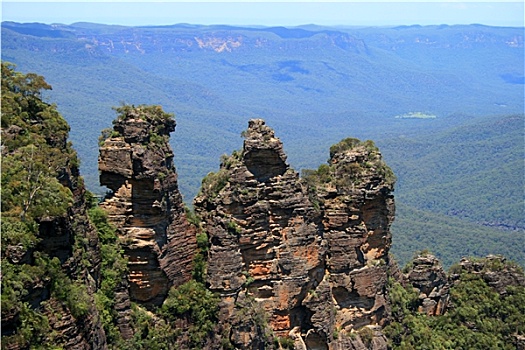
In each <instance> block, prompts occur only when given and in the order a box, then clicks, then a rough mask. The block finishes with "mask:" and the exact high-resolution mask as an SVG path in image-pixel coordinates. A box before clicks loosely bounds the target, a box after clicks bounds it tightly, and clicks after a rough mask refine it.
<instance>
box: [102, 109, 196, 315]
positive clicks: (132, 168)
mask: <svg viewBox="0 0 525 350" xmlns="http://www.w3.org/2000/svg"><path fill="white" fill-rule="evenodd" d="M120 112H121V116H120V117H119V118H118V119H117V120H115V122H114V130H113V131H112V132H111V134H110V135H109V136H110V137H108V138H107V139H105V140H104V141H103V144H102V146H101V147H100V156H99V170H100V183H101V184H102V185H105V186H107V187H108V188H109V189H111V193H109V194H108V195H107V196H106V198H105V200H104V202H103V203H101V207H102V208H103V209H104V210H105V211H106V212H107V213H108V217H109V220H110V221H111V222H112V223H113V224H114V225H115V226H116V227H117V231H118V235H119V237H120V240H121V242H122V244H123V246H124V253H125V256H126V257H127V258H128V261H129V262H128V267H129V276H128V280H129V294H130V297H131V299H132V300H134V301H137V302H140V303H143V304H145V305H160V304H161V303H162V302H163V301H164V299H165V296H166V294H167V292H168V290H169V288H170V287H171V286H173V285H180V284H182V283H184V282H186V281H187V280H189V279H190V278H191V270H192V259H193V255H194V252H195V249H196V240H195V231H194V229H192V228H191V227H190V225H189V224H188V221H187V220H186V214H185V212H184V206H183V203H182V197H181V194H180V192H179V190H178V185H177V174H176V172H175V168H174V165H173V151H172V150H171V147H170V146H169V143H168V140H169V134H170V132H172V131H174V130H175V121H174V120H173V119H172V118H171V117H170V116H169V115H166V114H164V113H163V112H162V111H161V110H160V107H144V106H141V107H137V108H122V110H120Z"/></svg>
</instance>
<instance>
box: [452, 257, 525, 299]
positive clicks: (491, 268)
mask: <svg viewBox="0 0 525 350" xmlns="http://www.w3.org/2000/svg"><path fill="white" fill-rule="evenodd" d="M461 271H464V272H468V273H472V274H474V275H479V276H480V277H481V278H482V279H483V280H484V281H485V283H487V285H489V286H490V287H492V288H493V289H494V290H496V291H497V292H498V293H499V294H501V295H505V294H507V288H508V287H509V286H522V287H523V286H525V276H524V275H523V270H522V268H521V267H520V266H518V265H516V264H514V263H509V262H507V259H506V258H505V257H503V256H501V255H489V256H487V257H485V258H483V259H469V258H463V259H461V261H460V262H459V264H458V265H457V266H456V268H455V269H454V271H453V273H452V274H451V275H450V280H451V283H456V282H457V281H458V279H459V273H461Z"/></svg>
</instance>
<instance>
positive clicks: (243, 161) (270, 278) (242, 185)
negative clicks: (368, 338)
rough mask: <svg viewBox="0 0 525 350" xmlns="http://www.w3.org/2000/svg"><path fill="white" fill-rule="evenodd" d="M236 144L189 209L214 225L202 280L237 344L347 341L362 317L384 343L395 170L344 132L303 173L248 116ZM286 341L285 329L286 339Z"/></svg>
mask: <svg viewBox="0 0 525 350" xmlns="http://www.w3.org/2000/svg"><path fill="white" fill-rule="evenodd" d="M243 135H244V137H245V141H244V146H243V150H242V151H237V152H234V153H233V155H232V156H231V157H226V158H223V161H222V164H221V168H220V170H219V171H218V172H217V173H211V174H209V175H208V176H207V177H206V178H205V179H204V180H203V186H202V189H201V193H200V195H199V196H198V197H197V198H196V199H195V202H194V206H195V210H196V212H197V213H198V214H199V216H201V217H202V218H203V228H204V229H205V230H206V231H207V233H208V235H209V237H210V244H211V247H210V251H209V259H208V283H209V286H210V288H211V289H212V290H213V291H215V292H217V293H219V295H220V296H221V299H222V302H221V309H222V311H221V315H222V317H221V319H222V322H223V326H224V330H223V334H227V336H228V337H229V340H230V341H231V343H232V345H233V346H234V347H239V348H269V347H271V345H270V344H271V339H270V338H271V336H269V334H271V335H272V336H273V337H274V339H277V340H282V339H288V340H287V341H288V342H290V341H291V342H293V343H294V346H295V348H297V349H301V348H305V349H306V348H319V349H322V348H328V347H330V348H333V349H339V348H349V347H348V346H350V345H349V344H347V342H348V341H350V342H351V341H353V340H348V339H356V340H355V342H356V343H355V344H354V345H352V346H354V347H357V346H358V345H359V344H357V342H361V340H359V339H360V338H359V336H357V337H353V338H352V337H341V336H339V335H341V334H344V333H351V332H356V331H358V330H360V329H363V327H372V329H367V330H369V331H370V332H371V334H372V337H373V338H374V339H375V340H374V341H375V342H376V343H377V344H378V347H377V348H378V349H379V348H382V347H384V348H386V341H385V339H384V337H383V336H382V335H381V334H380V333H379V332H377V331H376V330H375V328H373V327H374V326H378V325H381V324H382V323H383V322H384V318H385V314H386V310H385V309H386V300H385V290H386V282H387V268H388V264H389V261H388V251H389V249H390V244H391V235H390V224H391V222H392V220H393V215H394V202H393V196H392V195H391V192H392V190H393V187H392V186H393V175H392V173H391V171H390V169H389V168H388V167H387V166H386V165H385V164H384V163H383V161H382V160H381V154H380V153H379V151H378V149H377V148H376V147H375V146H374V145H373V143H372V142H371V141H366V142H360V141H359V140H355V139H347V140H343V141H342V142H341V143H339V144H337V145H334V146H333V147H332V149H331V150H330V151H331V152H330V153H331V157H330V161H329V164H327V165H326V164H325V165H323V166H321V167H320V168H319V169H318V170H316V171H310V172H306V175H307V176H305V177H304V178H303V179H301V178H300V177H299V175H298V174H297V172H295V171H294V170H293V169H291V168H290V167H289V166H288V165H287V164H286V155H285V154H284V151H283V147H282V143H281V141H280V140H279V139H278V138H276V137H275V135H274V132H273V130H272V129H271V128H269V127H268V126H266V124H265V122H264V121H263V120H260V119H255V120H251V121H250V122H249V125H248V129H247V130H246V131H245V132H243ZM283 341H284V340H283Z"/></svg>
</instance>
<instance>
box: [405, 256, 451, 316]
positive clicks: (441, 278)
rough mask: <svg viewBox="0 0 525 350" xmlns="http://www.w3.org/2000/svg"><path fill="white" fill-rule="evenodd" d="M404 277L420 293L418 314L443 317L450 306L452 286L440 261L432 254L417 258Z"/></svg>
mask: <svg viewBox="0 0 525 350" xmlns="http://www.w3.org/2000/svg"><path fill="white" fill-rule="evenodd" d="M409 266H410V267H409V268H408V271H407V272H406V274H405V275H404V278H405V280H406V281H407V282H408V283H410V284H411V285H412V287H413V288H415V289H416V290H417V291H418V293H419V298H418V302H419V305H418V312H421V313H425V314H427V315H429V316H436V315H442V314H443V313H444V312H445V310H446V308H447V305H448V300H449V289H450V284H449V281H448V277H447V274H446V273H445V271H444V270H443V267H442V266H441V263H440V262H439V260H438V259H437V258H436V257H435V256H433V255H431V254H420V255H418V256H416V257H415V258H414V259H413V260H412V262H411V264H410V265H409Z"/></svg>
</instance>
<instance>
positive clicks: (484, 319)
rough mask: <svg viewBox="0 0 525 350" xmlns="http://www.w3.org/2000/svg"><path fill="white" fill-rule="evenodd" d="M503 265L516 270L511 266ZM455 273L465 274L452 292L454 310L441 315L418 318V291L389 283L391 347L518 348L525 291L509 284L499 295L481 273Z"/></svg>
mask: <svg viewBox="0 0 525 350" xmlns="http://www.w3.org/2000/svg"><path fill="white" fill-rule="evenodd" d="M484 261H485V260H484ZM505 267H509V268H512V264H511V265H506V266H503V268H505ZM496 268H497V269H498V268H502V267H500V266H496ZM455 270H456V272H461V274H460V279H459V280H458V281H457V282H456V283H454V284H453V286H452V287H451V289H450V301H449V302H450V305H453V307H450V308H449V310H448V311H447V313H446V314H444V315H440V316H433V317H430V316H427V315H424V314H419V313H418V312H417V310H416V305H417V304H416V302H417V299H418V295H417V293H415V292H414V291H413V290H411V289H412V288H410V287H408V288H406V289H405V288H403V287H402V286H401V285H400V284H399V283H397V282H394V281H392V280H389V287H388V293H389V298H390V301H391V303H392V316H393V319H394V320H395V321H394V322H392V323H391V324H390V325H388V326H387V327H386V328H385V332H386V334H387V336H388V337H389V339H390V341H391V346H392V348H393V349H421V348H424V349H467V348H468V349H514V348H515V346H514V344H513V343H514V335H524V334H525V326H524V325H523V322H522V320H523V317H524V316H525V304H523V302H524V301H525V288H524V287H523V286H510V287H508V291H507V293H506V294H503V295H500V294H499V293H498V292H496V291H495V290H494V289H492V288H491V287H490V286H489V285H488V284H487V282H485V281H484V280H483V279H482V278H481V277H480V275H479V274H472V273H467V272H466V271H461V270H460V268H455Z"/></svg>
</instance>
